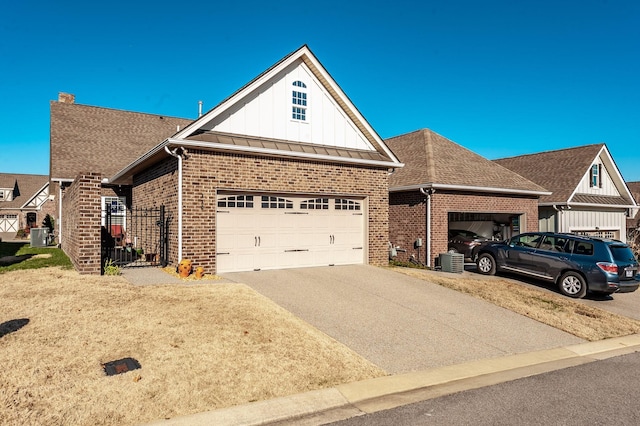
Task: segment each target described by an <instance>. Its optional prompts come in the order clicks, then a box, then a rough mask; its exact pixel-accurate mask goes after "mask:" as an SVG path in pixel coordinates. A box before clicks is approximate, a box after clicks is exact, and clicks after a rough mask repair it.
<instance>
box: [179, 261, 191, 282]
mask: <svg viewBox="0 0 640 426" xmlns="http://www.w3.org/2000/svg"><path fill="white" fill-rule="evenodd" d="M192 271H193V264H192V262H191V261H190V260H188V259H182V260H181V261H180V263H179V264H178V274H179V275H180V277H181V278H187V277H188V276H189V275H190V274H191V272H192Z"/></svg>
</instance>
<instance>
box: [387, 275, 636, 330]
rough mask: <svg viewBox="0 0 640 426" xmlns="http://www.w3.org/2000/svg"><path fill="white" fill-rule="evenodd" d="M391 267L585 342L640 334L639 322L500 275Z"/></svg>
mask: <svg viewBox="0 0 640 426" xmlns="http://www.w3.org/2000/svg"><path fill="white" fill-rule="evenodd" d="M392 269H393V270H395V271H397V272H401V273H403V274H406V275H410V276H413V277H417V278H420V279H423V280H425V281H429V282H431V283H434V284H439V285H441V286H444V287H447V288H450V289H453V290H457V291H460V292H462V293H467V294H470V295H472V296H474V297H478V298H480V299H484V300H486V301H488V302H491V303H493V304H495V305H498V306H501V307H503V308H505V309H509V310H510V311H513V312H516V313H519V314H521V315H525V316H527V317H529V318H532V319H535V320H537V321H539V322H541V323H544V324H547V325H550V326H552V327H555V328H557V329H559V330H563V331H566V332H567V333H571V334H573V335H575V336H577V337H580V338H582V339H586V340H589V341H596V340H602V339H608V338H611V337H619V336H627V335H630V334H634V333H640V321H637V320H634V319H631V318H627V317H624V316H621V315H616V314H613V313H611V312H607V311H605V310H602V309H599V308H595V307H591V306H587V305H585V304H583V303H580V302H579V301H576V300H573V299H570V298H568V297H564V296H561V295H558V294H552V293H547V292H544V291H542V290H537V289H535V288H531V287H527V286H525V285H523V284H518V283H516V282H513V281H510V280H507V279H503V278H500V277H488V278H487V277H477V278H474V277H473V275H467V274H465V276H462V275H456V274H447V273H443V272H434V271H426V270H420V269H410V268H392Z"/></svg>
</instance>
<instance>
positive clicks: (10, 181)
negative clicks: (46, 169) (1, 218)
mask: <svg viewBox="0 0 640 426" xmlns="http://www.w3.org/2000/svg"><path fill="white" fill-rule="evenodd" d="M48 182H49V176H46V175H24V174H9V173H0V188H11V189H17V191H15V190H14V193H13V196H14V198H13V200H11V201H0V209H19V208H20V207H22V206H23V205H24V204H25V203H26V202H28V201H29V200H30V199H31V198H33V197H34V196H35V195H37V193H38V192H39V191H40V190H41V189H42V188H43V187H44V186H45V185H46V184H47V183H48Z"/></svg>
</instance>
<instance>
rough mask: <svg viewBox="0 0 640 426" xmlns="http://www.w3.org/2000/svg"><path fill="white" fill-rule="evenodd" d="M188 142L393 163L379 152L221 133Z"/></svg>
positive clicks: (203, 134)
mask: <svg viewBox="0 0 640 426" xmlns="http://www.w3.org/2000/svg"><path fill="white" fill-rule="evenodd" d="M185 140H187V141H199V142H209V143H211V144H212V145H211V148H214V149H215V148H219V147H217V146H216V145H237V146H246V147H251V148H263V149H276V150H279V151H290V152H304V153H307V154H318V155H328V156H333V157H345V158H353V159H361V160H371V161H389V162H390V161H392V160H391V159H390V158H389V157H387V156H385V155H383V154H381V153H380V152H378V151H365V150H356V149H347V148H336V147H334V146H325V145H316V144H304V143H298V142H289V141H285V140H276V139H265V138H252V137H248V136H242V135H232V134H227V133H221V132H199V133H196V134H193V135H191V136H189V137H187V138H185Z"/></svg>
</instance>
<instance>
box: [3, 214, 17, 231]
mask: <svg viewBox="0 0 640 426" xmlns="http://www.w3.org/2000/svg"><path fill="white" fill-rule="evenodd" d="M0 232H18V215H16V214H4V215H2V214H0Z"/></svg>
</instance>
